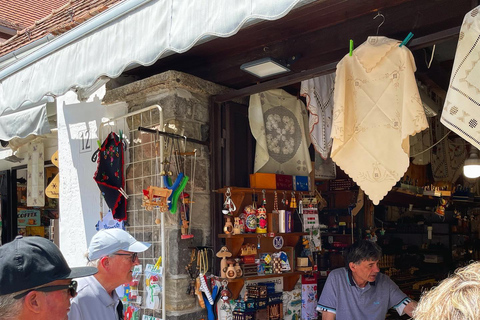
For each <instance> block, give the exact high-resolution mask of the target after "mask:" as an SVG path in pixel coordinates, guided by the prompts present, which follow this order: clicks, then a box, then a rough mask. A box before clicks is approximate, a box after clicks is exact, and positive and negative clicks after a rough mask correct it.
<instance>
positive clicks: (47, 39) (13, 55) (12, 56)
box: [0, 34, 55, 68]
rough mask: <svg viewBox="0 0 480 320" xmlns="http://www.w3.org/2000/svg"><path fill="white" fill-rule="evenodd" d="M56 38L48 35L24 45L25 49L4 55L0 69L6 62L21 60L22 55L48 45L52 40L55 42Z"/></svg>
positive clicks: (0, 62)
mask: <svg viewBox="0 0 480 320" xmlns="http://www.w3.org/2000/svg"><path fill="white" fill-rule="evenodd" d="M54 38H55V36H54V35H52V34H48V35H46V36H45V37H43V38H40V39H37V40H35V41H33V42H30V43H29V44H27V45H24V46H23V47H21V48H19V49H17V50H13V51H10V52H9V53H7V54H4V55H3V56H1V57H0V68H1V65H2V63H3V62H5V61H7V60H10V59H15V60H19V59H20V58H21V57H20V55H21V54H22V53H24V52H26V51H29V50H32V49H35V48H36V47H39V46H41V45H42V44H45V43H48V42H50V41H51V40H53V39H54Z"/></svg>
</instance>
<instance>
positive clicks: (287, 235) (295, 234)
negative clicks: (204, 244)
mask: <svg viewBox="0 0 480 320" xmlns="http://www.w3.org/2000/svg"><path fill="white" fill-rule="evenodd" d="M308 234H309V233H308V232H289V233H274V234H273V236H272V235H271V233H242V234H219V235H218V237H219V238H222V239H226V238H257V237H259V236H260V237H266V238H274V237H276V236H282V237H289V236H290V237H294V236H305V235H308Z"/></svg>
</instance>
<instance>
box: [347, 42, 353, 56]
mask: <svg viewBox="0 0 480 320" xmlns="http://www.w3.org/2000/svg"><path fill="white" fill-rule="evenodd" d="M352 53H353V40H352V39H350V51H349V52H348V55H349V56H350V57H351V56H352Z"/></svg>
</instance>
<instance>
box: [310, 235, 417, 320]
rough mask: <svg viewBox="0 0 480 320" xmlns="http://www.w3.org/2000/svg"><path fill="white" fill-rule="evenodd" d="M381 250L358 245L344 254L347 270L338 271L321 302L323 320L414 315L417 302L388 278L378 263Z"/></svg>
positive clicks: (376, 319) (372, 245) (375, 319)
mask: <svg viewBox="0 0 480 320" xmlns="http://www.w3.org/2000/svg"><path fill="white" fill-rule="evenodd" d="M381 257H382V249H381V248H380V247H379V246H378V245H377V244H376V243H374V242H371V241H367V240H362V241H358V242H355V243H354V244H353V245H351V246H350V247H348V248H347V250H346V251H345V265H346V266H345V268H339V269H335V270H333V271H332V272H330V274H329V275H328V278H327V282H326V283H325V287H324V288H323V291H322V294H321V296H320V299H319V300H318V305H317V310H318V311H319V312H321V313H322V320H333V319H336V320H352V319H369V320H380V319H381V320H384V319H385V315H386V314H387V311H388V309H390V308H395V309H396V310H397V312H398V314H399V315H403V314H404V313H406V314H408V315H409V316H412V314H413V310H414V309H415V307H416V306H417V303H416V302H415V301H413V300H411V299H410V298H408V297H407V296H406V295H405V294H404V293H403V292H402V291H401V290H400V289H399V288H398V286H397V285H396V284H395V283H394V282H393V281H392V280H391V279H390V278H389V277H388V276H386V275H384V274H383V273H380V269H379V267H378V261H379V260H380V258H381Z"/></svg>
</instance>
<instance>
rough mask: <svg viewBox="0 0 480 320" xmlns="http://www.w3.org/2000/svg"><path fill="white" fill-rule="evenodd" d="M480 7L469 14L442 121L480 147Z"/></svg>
mask: <svg viewBox="0 0 480 320" xmlns="http://www.w3.org/2000/svg"><path fill="white" fill-rule="evenodd" d="M479 11H480V6H478V7H476V8H475V9H473V10H472V11H470V12H469V13H467V14H466V15H465V18H464V19H463V24H462V28H461V29H460V35H459V37H458V45H457V52H456V53H455V60H454V62H453V69H452V76H451V78H450V86H449V87H448V91H447V98H446V100H445V105H444V106H443V111H442V118H441V120H440V121H441V122H442V123H443V124H444V125H445V126H446V127H447V128H449V129H450V130H452V131H453V132H455V133H456V134H458V135H459V136H460V137H462V138H464V139H465V140H467V141H468V142H470V143H471V144H472V145H474V146H475V147H476V148H477V149H480V123H479V122H480V12H479Z"/></svg>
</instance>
